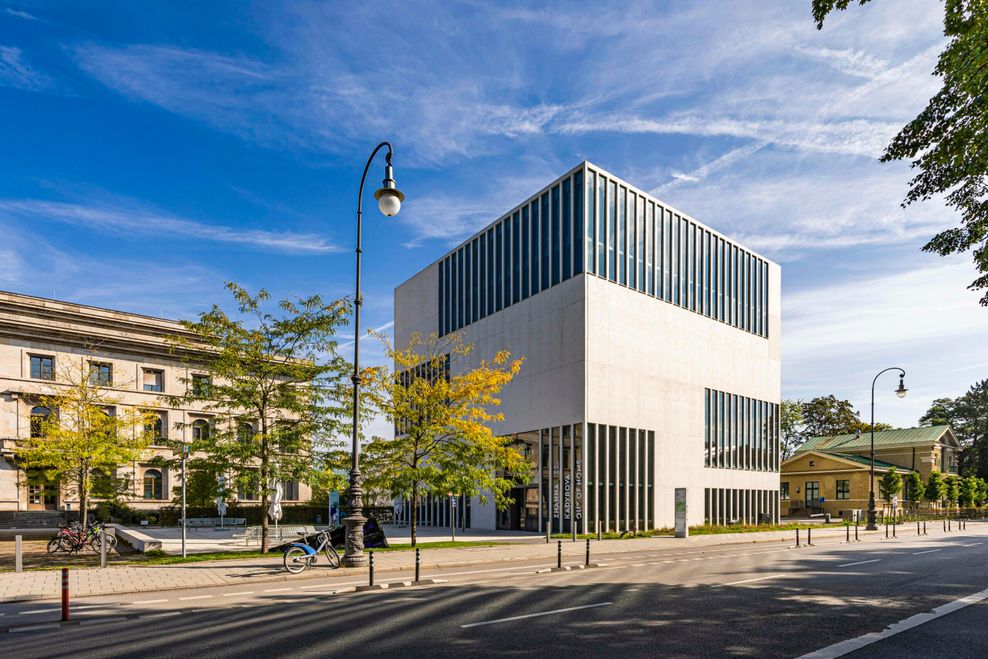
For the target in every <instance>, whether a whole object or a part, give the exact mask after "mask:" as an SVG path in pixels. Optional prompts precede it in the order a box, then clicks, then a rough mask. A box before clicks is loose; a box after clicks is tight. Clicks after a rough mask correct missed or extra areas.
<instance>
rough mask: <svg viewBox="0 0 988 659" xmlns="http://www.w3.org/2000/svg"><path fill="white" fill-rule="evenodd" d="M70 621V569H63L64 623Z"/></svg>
mask: <svg viewBox="0 0 988 659" xmlns="http://www.w3.org/2000/svg"><path fill="white" fill-rule="evenodd" d="M68 619H69V568H67V567H63V568H62V622H67V621H68Z"/></svg>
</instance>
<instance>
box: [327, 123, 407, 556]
mask: <svg viewBox="0 0 988 659" xmlns="http://www.w3.org/2000/svg"><path fill="white" fill-rule="evenodd" d="M385 147H387V149H388V152H387V154H386V155H385V157H384V158H385V163H386V164H385V166H384V182H383V183H382V184H381V187H380V189H379V190H377V191H376V192H375V193H374V199H377V207H378V209H379V210H380V211H381V213H382V214H383V215H385V216H387V217H393V216H395V215H397V214H398V211H400V210H401V202H403V201H404V200H405V195H404V194H402V193H401V191H400V190H399V189H398V187H397V186H396V185H395V180H394V173H393V172H392V170H391V154H392V149H391V144H390V143H389V142H381V143H380V144H378V145H377V146H376V147H375V148H374V150H373V151H372V152H371V154H370V158H368V159H367V164H366V165H364V173H363V176H361V177H360V189H359V191H358V192H357V250H356V253H357V293H356V297H354V300H353V375H352V376H351V377H350V381H351V382H353V436H352V440H353V444H352V446H351V458H352V463H351V466H350V496H349V499H350V501H349V503H348V505H347V516H346V518H345V519H344V520H343V524H344V526H346V550H345V552H344V554H343V561H342V564H343V566H344V567H362V566H364V565H365V564H366V563H367V557H366V556H364V522H366V521H367V518H365V517H364V514H363V508H364V502H363V491H362V489H361V484H360V440H359V428H360V426H359V422H358V416H359V413H360V380H361V378H360V307H361V305H362V304H363V300H362V299H361V297H360V254H361V252H362V250H361V248H360V237H361V226H362V220H363V215H364V211H363V198H364V181H366V179H367V171H368V170H369V169H370V166H371V162H372V161H373V160H374V156H376V155H377V152H378V151H380V150H381V149H383V148H385Z"/></svg>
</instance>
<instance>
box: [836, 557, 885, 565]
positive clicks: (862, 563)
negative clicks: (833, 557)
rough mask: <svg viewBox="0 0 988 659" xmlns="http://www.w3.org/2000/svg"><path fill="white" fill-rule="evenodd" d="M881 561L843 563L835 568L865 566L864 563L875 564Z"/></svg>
mask: <svg viewBox="0 0 988 659" xmlns="http://www.w3.org/2000/svg"><path fill="white" fill-rule="evenodd" d="M880 560H882V559H880V558H873V559H871V560H870V561H858V562H857V563H844V564H843V565H838V566H837V567H851V566H852V565H865V564H866V563H877V562H878V561H880Z"/></svg>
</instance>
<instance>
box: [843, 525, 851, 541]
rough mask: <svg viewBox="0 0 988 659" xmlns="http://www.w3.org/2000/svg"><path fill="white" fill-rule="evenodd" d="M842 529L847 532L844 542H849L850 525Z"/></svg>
mask: <svg viewBox="0 0 988 659" xmlns="http://www.w3.org/2000/svg"><path fill="white" fill-rule="evenodd" d="M844 529H845V530H846V531H847V539H846V540H845V541H844V542H850V541H851V526H850V525H848V526H845V527H844Z"/></svg>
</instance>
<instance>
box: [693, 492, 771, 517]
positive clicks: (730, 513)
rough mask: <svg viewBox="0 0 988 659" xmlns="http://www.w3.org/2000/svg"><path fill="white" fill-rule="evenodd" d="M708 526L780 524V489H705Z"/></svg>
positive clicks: (704, 508) (705, 511)
mask: <svg viewBox="0 0 988 659" xmlns="http://www.w3.org/2000/svg"><path fill="white" fill-rule="evenodd" d="M703 520H704V523H705V524H716V525H718V526H723V525H726V524H778V522H779V492H778V491H777V490H739V489H734V488H720V487H708V488H705V489H704V490H703Z"/></svg>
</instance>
